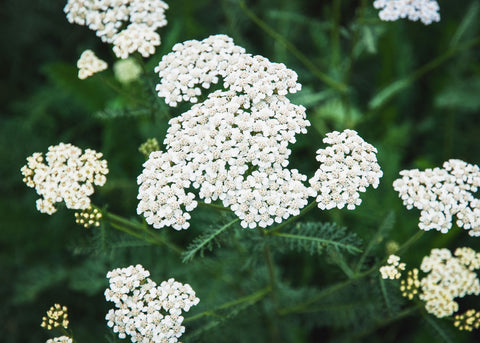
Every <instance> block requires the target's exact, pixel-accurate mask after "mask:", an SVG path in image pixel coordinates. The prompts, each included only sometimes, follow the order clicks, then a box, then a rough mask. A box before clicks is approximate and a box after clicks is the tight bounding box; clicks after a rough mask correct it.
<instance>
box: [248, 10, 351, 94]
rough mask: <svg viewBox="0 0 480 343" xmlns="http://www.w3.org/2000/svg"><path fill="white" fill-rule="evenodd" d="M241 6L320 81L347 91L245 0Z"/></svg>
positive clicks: (345, 87) (340, 90)
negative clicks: (259, 15)
mask: <svg viewBox="0 0 480 343" xmlns="http://www.w3.org/2000/svg"><path fill="white" fill-rule="evenodd" d="M239 4H240V8H241V9H242V10H243V11H244V12H245V14H246V15H247V16H248V17H249V18H250V19H251V20H252V21H253V22H254V23H255V24H257V25H258V27H260V28H261V29H262V30H264V31H265V32H266V33H267V34H269V35H270V36H272V37H273V39H275V40H276V41H277V42H279V43H280V44H283V45H284V46H285V47H286V48H287V50H289V51H290V52H291V53H292V55H294V56H295V57H296V58H298V59H299V60H300V62H302V63H303V65H305V67H306V68H307V69H308V70H310V71H311V72H312V74H313V75H315V76H316V77H317V78H318V79H319V80H320V81H322V82H323V83H325V84H326V85H328V86H329V87H332V88H333V89H336V90H337V91H339V92H346V91H347V86H346V85H345V84H343V83H341V82H338V81H337V80H334V79H332V78H331V77H330V76H328V75H327V74H325V73H323V72H322V71H321V70H320V69H318V67H317V66H316V65H315V64H313V63H312V62H311V61H310V60H309V59H308V57H306V56H305V55H304V54H303V53H301V52H300V50H298V49H297V48H296V47H295V45H293V44H292V43H290V42H289V41H288V40H286V39H285V38H283V36H282V35H280V34H278V33H277V32H276V31H275V30H273V29H272V28H271V27H270V26H268V24H267V23H265V22H264V21H263V20H261V19H260V18H259V17H257V16H256V15H255V14H254V13H253V12H252V11H250V10H249V9H248V7H247V6H246V5H245V2H244V1H240V2H239Z"/></svg>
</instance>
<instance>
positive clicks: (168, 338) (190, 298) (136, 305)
mask: <svg viewBox="0 0 480 343" xmlns="http://www.w3.org/2000/svg"><path fill="white" fill-rule="evenodd" d="M148 276H150V272H149V271H148V270H145V269H144V268H143V267H142V266H141V265H136V266H129V267H127V268H118V269H114V270H112V271H110V272H108V273H107V278H108V279H109V283H110V287H109V288H108V289H107V290H105V298H106V299H107V301H112V302H113V303H115V307H116V309H111V310H110V311H109V312H108V314H107V315H106V317H105V319H106V320H107V322H108V326H109V327H112V328H113V331H114V332H116V333H118V337H119V338H126V336H127V335H128V336H130V339H131V341H132V342H143V343H152V342H159V343H160V342H162V343H163V342H169V343H170V342H171V343H175V342H178V338H179V337H180V336H181V335H182V334H183V333H184V332H185V327H184V326H182V325H181V324H182V322H183V316H181V314H182V311H186V312H188V311H189V310H190V308H191V307H192V306H195V305H197V304H198V302H199V301H200V299H198V298H197V297H196V296H195V291H194V290H193V289H192V287H190V285H188V284H181V283H180V282H176V281H175V280H174V279H169V280H168V281H163V282H162V283H161V284H160V286H157V284H156V283H155V282H154V281H152V280H151V279H150V278H148Z"/></svg>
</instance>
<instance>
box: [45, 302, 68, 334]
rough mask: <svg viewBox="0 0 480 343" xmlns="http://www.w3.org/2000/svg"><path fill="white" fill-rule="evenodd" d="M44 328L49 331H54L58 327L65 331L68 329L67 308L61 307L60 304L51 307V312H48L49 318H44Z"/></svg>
mask: <svg viewBox="0 0 480 343" xmlns="http://www.w3.org/2000/svg"><path fill="white" fill-rule="evenodd" d="M40 326H41V327H42V328H46V329H47V330H52V329H53V328H56V327H59V326H61V327H63V328H64V329H67V328H68V313H67V307H66V306H61V305H60V304H55V305H53V306H52V307H50V310H48V311H47V316H46V317H43V318H42V324H40Z"/></svg>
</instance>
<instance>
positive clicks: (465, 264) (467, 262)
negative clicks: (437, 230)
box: [419, 248, 480, 318]
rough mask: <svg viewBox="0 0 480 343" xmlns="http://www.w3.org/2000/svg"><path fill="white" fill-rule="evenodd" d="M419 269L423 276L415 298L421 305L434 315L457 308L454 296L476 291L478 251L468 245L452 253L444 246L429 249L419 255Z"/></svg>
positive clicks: (479, 285) (479, 266)
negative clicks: (420, 257) (423, 304)
mask: <svg viewBox="0 0 480 343" xmlns="http://www.w3.org/2000/svg"><path fill="white" fill-rule="evenodd" d="M420 269H421V270H422V271H423V272H424V273H427V276H425V277H424V278H422V279H421V280H420V286H421V293H420V294H419V298H420V299H421V300H423V301H425V309H426V310H427V311H428V312H429V313H432V314H433V315H435V316H436V317H438V318H442V317H446V316H451V315H452V314H453V313H455V312H456V311H458V303H457V302H456V301H455V300H454V299H455V298H462V297H464V296H465V295H472V294H474V295H478V294H480V282H479V280H478V278H477V275H476V273H475V272H474V271H475V270H478V269H480V254H479V253H476V252H475V251H474V250H472V249H470V248H458V249H456V250H455V254H454V256H452V253H451V252H450V250H448V249H433V250H432V251H431V254H430V256H426V257H424V258H423V261H422V264H421V265H420Z"/></svg>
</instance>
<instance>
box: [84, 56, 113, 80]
mask: <svg viewBox="0 0 480 343" xmlns="http://www.w3.org/2000/svg"><path fill="white" fill-rule="evenodd" d="M77 67H78V78H79V79H81V80H83V79H86V78H87V77H90V76H92V75H93V74H95V73H98V72H99V71H102V70H105V69H107V67H108V64H107V62H105V61H103V60H101V59H99V58H98V57H97V56H96V55H95V53H94V52H93V51H92V50H85V51H84V52H83V53H82V54H81V55H80V58H79V59H78V62H77Z"/></svg>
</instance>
